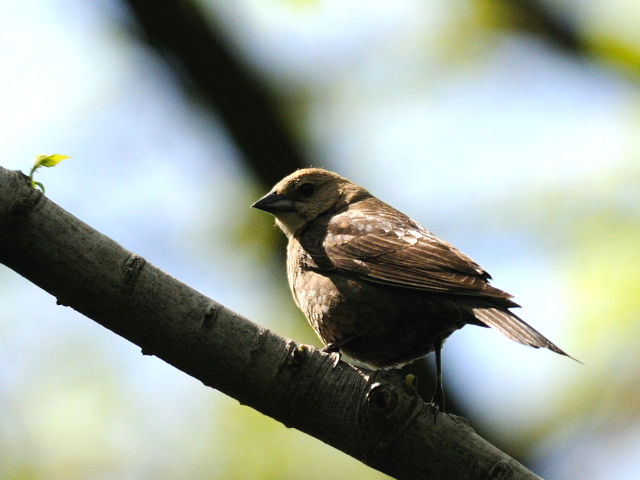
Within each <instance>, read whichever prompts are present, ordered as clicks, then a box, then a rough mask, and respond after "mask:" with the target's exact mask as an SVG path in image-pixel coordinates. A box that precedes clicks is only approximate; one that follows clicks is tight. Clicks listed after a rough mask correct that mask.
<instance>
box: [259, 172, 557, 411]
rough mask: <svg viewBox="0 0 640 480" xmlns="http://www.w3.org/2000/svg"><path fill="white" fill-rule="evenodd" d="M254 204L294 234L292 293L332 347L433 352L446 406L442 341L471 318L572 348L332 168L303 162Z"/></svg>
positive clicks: (377, 358) (379, 359)
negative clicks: (517, 312) (520, 313)
mask: <svg viewBox="0 0 640 480" xmlns="http://www.w3.org/2000/svg"><path fill="white" fill-rule="evenodd" d="M253 206H254V207H256V208H258V209H261V210H264V211H266V212H269V213H272V214H273V215H274V216H275V217H276V223H277V224H278V226H279V227H280V228H281V229H282V230H283V231H284V232H285V234H286V235H287V237H288V239H289V244H288V247H287V271H288V277H289V282H290V285H291V290H292V292H293V296H294V299H295V301H296V304H297V305H298V307H300V309H301V310H302V311H303V312H304V314H305V315H306V317H307V319H308V320H309V322H310V323H311V325H312V326H313V328H314V329H315V331H316V332H317V333H318V335H319V336H320V338H321V339H322V341H323V342H324V343H325V345H327V348H326V350H328V351H339V352H341V353H344V354H346V355H348V356H350V357H352V358H353V359H355V360H359V361H362V362H364V363H366V364H368V365H369V366H371V367H373V368H376V369H384V368H397V367H400V366H402V365H404V364H407V363H410V362H412V361H413V360H416V359H418V358H421V357H424V356H425V355H427V354H428V353H430V352H432V351H434V350H435V352H436V360H437V365H438V386H437V389H436V396H435V397H434V402H435V404H436V406H437V407H438V408H440V409H442V408H443V402H444V398H443V396H442V389H441V384H440V371H441V369H440V348H441V346H442V342H443V341H444V340H445V339H446V338H447V337H448V336H449V335H450V334H451V333H452V332H454V331H455V330H457V329H459V328H462V327H463V326H464V325H466V324H473V325H479V326H488V327H491V328H493V329H495V330H498V331H499V332H501V333H502V334H504V335H506V336H507V337H509V338H511V339H512V340H515V341H516V342H519V343H522V344H525V345H529V346H532V347H535V348H539V347H544V348H548V349H550V350H552V351H554V352H557V353H560V354H562V355H566V353H564V352H563V351H562V350H560V349H559V348H558V347H556V346H555V345H554V344H553V343H551V342H550V341H549V340H547V339H546V338H545V337H544V336H543V335H542V334H540V333H539V332H538V331H536V330H535V329H534V328H533V327H531V326H529V325H527V324H526V323H525V322H524V321H523V320H521V319H520V318H519V317H517V316H516V315H515V314H513V313H512V312H511V311H510V310H509V309H510V308H513V307H518V306H519V305H518V304H516V303H515V302H513V301H512V300H511V298H512V296H511V295H509V294H508V293H506V292H503V291H502V290H499V289H497V288H495V287H493V286H491V285H490V284H489V279H490V278H491V276H490V275H489V274H488V273H487V272H486V271H485V270H484V269H483V268H482V267H481V266H480V265H478V264H477V263H476V262H474V261H473V260H472V259H471V258H470V257H468V256H467V255H465V254H464V253H462V252H460V251H459V250H457V249H456V248H455V247H453V246H452V245H450V244H449V243H447V242H445V241H444V240H441V239H439V238H438V237H436V236H435V235H433V234H432V233H430V232H429V231H428V230H427V229H425V228H424V227H422V226H421V225H419V224H418V223H417V222H415V221H414V220H412V219H411V218H409V217H408V216H406V215H405V214H403V213H401V212H399V211H398V210H396V209H394V208H393V207H391V206H389V205H387V204H386V203H384V202H382V201H380V200H378V199H377V198H376V197H374V196H372V195H371V194H370V193H369V192H368V191H367V190H365V189H363V188H362V187H359V186H358V185H356V184H354V183H352V182H350V181H349V180H347V179H345V178H343V177H341V176H339V175H337V174H335V173H332V172H329V171H326V170H322V169H318V168H307V169H302V170H298V171H296V172H294V173H293V174H291V175H289V176H288V177H285V178H284V179H283V180H281V181H280V182H279V183H278V184H277V185H276V186H275V187H274V188H273V190H272V191H271V192H270V193H269V194H267V195H266V196H264V197H263V198H262V199H260V200H258V201H257V202H256V203H255V204H254V205H253Z"/></svg>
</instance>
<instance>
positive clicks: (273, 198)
mask: <svg viewBox="0 0 640 480" xmlns="http://www.w3.org/2000/svg"><path fill="white" fill-rule="evenodd" d="M251 206H252V207H253V208H257V209H258V210H262V211H264V212H268V213H271V214H274V215H275V214H277V213H284V212H293V211H294V210H295V207H294V205H293V200H291V199H290V198H289V197H285V196H284V195H280V194H279V193H276V192H271V193H268V194H266V195H265V196H264V197H262V198H261V199H260V200H258V201H257V202H256V203H254V204H253V205H251Z"/></svg>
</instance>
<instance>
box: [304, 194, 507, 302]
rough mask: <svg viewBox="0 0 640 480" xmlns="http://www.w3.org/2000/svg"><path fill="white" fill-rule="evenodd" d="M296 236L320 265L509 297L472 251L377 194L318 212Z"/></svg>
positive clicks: (413, 284) (391, 281)
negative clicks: (463, 249) (329, 211)
mask: <svg viewBox="0 0 640 480" xmlns="http://www.w3.org/2000/svg"><path fill="white" fill-rule="evenodd" d="M298 240H299V241H300V243H301V244H302V247H303V248H304V249H305V250H306V251H307V252H308V253H309V254H310V255H311V257H312V258H313V259H314V261H315V263H316V264H317V265H319V266H321V267H319V268H321V269H326V270H335V269H337V270H338V271H340V272H341V273H344V274H350V275H355V276H358V277H360V278H363V279H365V280H368V281H371V282H378V283H384V284H388V285H394V286H401V287H407V288H415V289H419V290H426V291H434V292H441V293H453V294H463V295H480V296H490V297H499V298H505V299H508V298H511V295H509V294H508V293H506V292H503V291H502V290H499V289H497V288H495V287H493V286H491V285H489V283H488V280H489V279H490V278H491V276H490V275H489V274H488V273H487V272H486V271H485V270H484V269H483V268H482V267H481V266H480V265H478V264H477V263H476V262H474V261H473V260H472V259H471V258H470V257H468V256H467V255H465V254H464V253H462V252H461V251H459V250H457V249H456V248H455V247H453V246H452V245H450V244H449V243H447V242H445V241H444V240H441V239H439V238H438V237H436V236H435V235H433V234H432V233H431V232H429V231H428V230H426V229H425V228H424V227H422V226H420V225H419V224H418V223H416V222H415V221H413V220H412V219H411V218H409V217H407V216H406V215H404V214H403V213H401V212H399V211H398V210H396V209H394V208H393V207H390V206H389V205H387V204H385V203H383V202H381V201H380V200H378V199H376V198H373V197H370V198H367V199H365V200H363V201H361V202H357V203H355V204H351V205H349V206H348V207H347V208H345V209H344V210H343V211H342V212H338V213H332V214H331V215H325V216H323V217H319V218H318V219H316V220H315V221H314V222H312V223H311V224H310V225H309V226H308V227H307V228H306V229H305V230H303V232H302V233H301V235H300V236H299V237H298ZM514 305H515V304H514Z"/></svg>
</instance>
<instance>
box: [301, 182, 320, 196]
mask: <svg viewBox="0 0 640 480" xmlns="http://www.w3.org/2000/svg"><path fill="white" fill-rule="evenodd" d="M315 191H316V186H315V185H314V184H313V183H308V182H307V183H303V184H302V185H300V186H299V187H298V188H296V194H297V195H298V196H299V197H300V198H309V197H310V196H311V195H313V192H315Z"/></svg>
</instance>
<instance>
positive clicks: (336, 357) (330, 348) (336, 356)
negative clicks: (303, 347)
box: [320, 343, 342, 370]
mask: <svg viewBox="0 0 640 480" xmlns="http://www.w3.org/2000/svg"><path fill="white" fill-rule="evenodd" d="M320 351H321V352H322V353H328V354H329V356H330V357H331V358H333V365H331V369H332V370H335V368H336V367H337V366H338V363H340V360H341V359H342V353H340V345H337V344H336V343H330V344H329V345H327V346H326V347H324V348H323V349H322V350H320Z"/></svg>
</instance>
